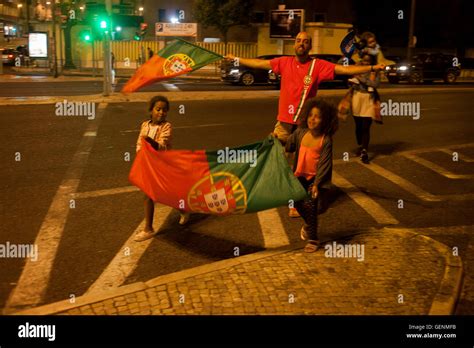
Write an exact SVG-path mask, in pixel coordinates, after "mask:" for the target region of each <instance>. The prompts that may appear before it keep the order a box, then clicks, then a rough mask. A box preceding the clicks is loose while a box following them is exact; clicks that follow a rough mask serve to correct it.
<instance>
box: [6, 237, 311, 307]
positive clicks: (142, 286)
mask: <svg viewBox="0 0 474 348" xmlns="http://www.w3.org/2000/svg"><path fill="white" fill-rule="evenodd" d="M302 243H303V242H300V243H298V244H295V245H293V246H286V247H281V248H276V249H272V250H264V251H259V252H256V253H253V254H249V255H244V256H240V257H237V258H234V259H226V260H221V261H216V262H213V263H211V264H208V265H202V266H198V267H194V268H190V269H186V270H183V271H178V272H174V273H170V274H165V275H162V276H159V277H156V278H154V279H151V280H148V281H146V282H136V283H133V284H128V285H124V286H121V287H119V288H116V289H113V290H110V291H101V292H97V293H95V294H90V295H83V296H79V297H77V298H76V299H75V302H74V303H71V302H70V300H62V301H58V302H54V303H50V304H47V305H44V306H39V307H35V308H31V309H26V310H22V311H18V312H10V313H8V312H5V311H4V313H3V314H4V315H51V314H56V313H59V312H64V311H67V310H70V309H73V308H76V307H81V306H84V305H87V304H92V303H95V302H100V301H104V300H107V299H110V298H114V297H117V296H124V295H127V294H130V293H134V292H137V291H142V290H146V289H149V288H152V287H155V286H158V285H162V284H166V283H169V282H173V281H177V280H181V279H186V278H190V277H194V276H197V275H201V274H205V273H209V272H213V271H218V270H221V269H224V268H230V267H233V266H237V265H239V264H242V263H247V262H252V261H257V260H260V259H263V258H266V257H270V256H275V255H278V254H284V253H287V252H290V251H293V250H297V249H302V248H303V246H302Z"/></svg>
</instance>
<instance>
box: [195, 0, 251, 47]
mask: <svg viewBox="0 0 474 348" xmlns="http://www.w3.org/2000/svg"><path fill="white" fill-rule="evenodd" d="M252 8H253V0H196V1H195V2H194V8H193V13H194V17H195V19H196V20H197V21H198V22H199V23H200V24H202V25H203V26H204V28H207V27H215V28H217V30H219V32H220V33H221V35H222V37H223V38H224V42H225V43H226V44H227V33H228V32H229V29H230V28H231V27H234V26H237V25H248V24H249V23H250V17H251V14H252ZM226 46H227V45H226Z"/></svg>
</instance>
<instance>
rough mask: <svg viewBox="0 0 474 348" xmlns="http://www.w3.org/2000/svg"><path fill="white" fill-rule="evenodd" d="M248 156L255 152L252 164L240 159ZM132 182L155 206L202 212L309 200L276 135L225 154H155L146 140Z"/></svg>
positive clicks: (236, 210)
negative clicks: (156, 204)
mask: <svg viewBox="0 0 474 348" xmlns="http://www.w3.org/2000/svg"><path fill="white" fill-rule="evenodd" d="M249 153H254V154H256V157H255V158H253V159H252V161H251V163H248V162H245V161H242V158H243V157H245V156H244V154H247V155H248V154H249ZM224 155H226V156H224ZM245 158H246V159H248V156H247V157H245ZM223 159H224V160H223ZM129 180H130V182H131V183H133V184H134V185H135V186H137V187H139V188H140V189H141V190H142V191H143V192H144V193H145V194H146V195H147V196H148V197H150V198H151V199H152V200H153V201H155V202H159V203H162V204H165V205H168V206H171V207H174V208H176V209H181V210H184V211H187V212H196V213H203V214H217V215H227V214H244V213H251V212H256V211H260V210H265V209H270V208H275V207H278V206H282V205H288V204H289V203H290V202H291V201H293V202H296V201H298V200H301V199H303V198H305V197H307V193H306V191H305V190H304V188H303V186H301V184H300V183H299V181H298V179H297V178H296V177H295V176H294V174H293V172H292V171H291V168H290V166H289V165H288V162H287V160H286V158H285V156H284V151H283V147H282V146H281V145H280V142H279V141H278V140H276V139H275V138H273V137H272V136H269V137H268V138H267V139H265V140H264V141H262V142H258V143H254V144H249V145H244V146H241V147H238V148H231V149H229V148H226V151H225V154H224V153H223V150H217V151H206V150H198V151H191V150H168V151H157V150H155V149H153V147H152V146H151V145H150V144H149V143H148V142H146V141H143V140H142V148H141V150H140V151H139V152H138V153H137V156H136V158H135V161H134V162H133V165H132V168H131V170H130V174H129Z"/></svg>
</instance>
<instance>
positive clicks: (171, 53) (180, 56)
mask: <svg viewBox="0 0 474 348" xmlns="http://www.w3.org/2000/svg"><path fill="white" fill-rule="evenodd" d="M222 58H223V57H222V56H221V55H219V54H217V53H214V52H211V51H208V50H206V49H204V48H202V47H199V46H196V45H193V44H191V43H189V42H187V41H184V40H180V39H176V40H175V41H173V42H172V43H171V44H169V45H167V46H166V47H164V48H163V49H161V50H160V51H159V52H158V53H157V54H155V55H154V56H153V57H151V58H150V59H149V60H148V61H147V62H146V63H145V64H143V65H142V66H141V67H140V68H139V69H138V70H137V72H136V73H135V74H134V75H133V76H132V77H131V78H130V80H128V81H127V83H126V84H125V86H124V87H123V89H122V92H124V93H131V92H135V91H136V90H138V89H140V88H142V87H144V86H148V85H150V84H152V83H154V82H156V81H160V80H165V79H169V78H172V77H176V76H179V75H183V74H186V73H189V72H191V71H194V70H197V69H199V68H202V67H203V66H205V65H207V64H210V63H212V62H214V61H216V60H219V59H222Z"/></svg>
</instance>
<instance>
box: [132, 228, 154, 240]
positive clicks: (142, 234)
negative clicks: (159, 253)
mask: <svg viewBox="0 0 474 348" xmlns="http://www.w3.org/2000/svg"><path fill="white" fill-rule="evenodd" d="M157 233H158V231H151V232H150V231H145V230H143V231H140V232H138V233H137V234H136V235H135V237H134V238H133V240H134V241H135V242H143V241H145V240H147V239H150V238H153V237H154V236H155V235H156V234H157Z"/></svg>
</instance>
